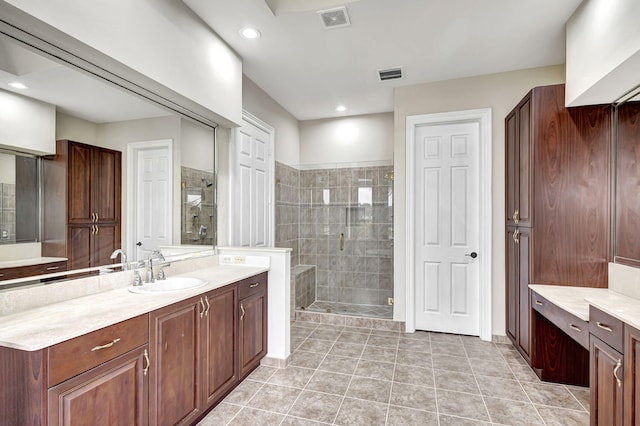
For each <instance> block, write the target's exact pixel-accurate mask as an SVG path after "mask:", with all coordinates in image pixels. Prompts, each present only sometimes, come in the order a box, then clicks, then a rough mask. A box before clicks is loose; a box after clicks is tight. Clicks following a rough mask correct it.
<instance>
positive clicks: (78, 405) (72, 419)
mask: <svg viewBox="0 0 640 426" xmlns="http://www.w3.org/2000/svg"><path fill="white" fill-rule="evenodd" d="M146 349H147V347H146V346H145V347H143V348H139V349H136V350H133V351H131V352H128V353H126V354H124V355H122V356H120V357H118V358H116V359H113V360H111V361H108V362H106V363H105V364H102V365H100V366H98V367H96V368H94V369H92V370H89V371H87V372H86V373H83V374H80V375H79V376H76V377H74V378H72V379H69V380H67V381H66V382H63V383H61V384H59V385H58V386H55V387H53V388H51V389H49V398H48V399H49V403H48V404H49V423H48V424H50V425H105V426H110V425H141V426H142V425H146V424H147V414H148V411H147V407H148V405H147V397H148V394H147V392H148V381H147V376H146V375H145V374H144V367H145V366H146V365H145V363H146V361H145V356H144V351H145V350H146Z"/></svg>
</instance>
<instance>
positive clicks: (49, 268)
mask: <svg viewBox="0 0 640 426" xmlns="http://www.w3.org/2000/svg"><path fill="white" fill-rule="evenodd" d="M59 268H60V267H59V266H49V267H48V268H47V271H55V270H56V269H59Z"/></svg>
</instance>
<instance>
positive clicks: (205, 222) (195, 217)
mask: <svg viewBox="0 0 640 426" xmlns="http://www.w3.org/2000/svg"><path fill="white" fill-rule="evenodd" d="M181 174H182V176H181V178H182V184H181V192H182V194H181V200H182V205H181V214H182V222H181V223H182V224H183V228H182V229H181V244H195V245H209V244H212V243H213V235H211V232H210V230H212V229H214V228H213V214H214V212H213V207H214V204H213V201H214V198H213V196H214V193H213V191H214V183H215V182H214V178H213V172H212V171H206V170H198V169H193V168H189V167H184V166H183V167H182V168H181Z"/></svg>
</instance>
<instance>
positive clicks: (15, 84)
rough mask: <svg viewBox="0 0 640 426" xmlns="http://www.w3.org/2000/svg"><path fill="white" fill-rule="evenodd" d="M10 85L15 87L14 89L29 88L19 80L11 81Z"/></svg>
mask: <svg viewBox="0 0 640 426" xmlns="http://www.w3.org/2000/svg"><path fill="white" fill-rule="evenodd" d="M9 86H11V87H13V88H14V89H20V90H24V89H28V87H27V86H25V85H24V84H22V83H20V82H19V81H14V82H12V83H9Z"/></svg>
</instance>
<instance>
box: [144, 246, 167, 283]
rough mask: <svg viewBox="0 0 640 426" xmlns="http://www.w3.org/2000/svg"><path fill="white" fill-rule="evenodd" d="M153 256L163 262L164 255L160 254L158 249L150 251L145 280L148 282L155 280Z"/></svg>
mask: <svg viewBox="0 0 640 426" xmlns="http://www.w3.org/2000/svg"><path fill="white" fill-rule="evenodd" d="M154 258H158V259H160V261H161V262H164V261H165V259H164V256H163V255H162V253H160V250H154V251H152V252H151V254H150V255H149V270H147V281H146V282H148V283H153V282H155V281H156V279H155V277H154V276H153V259H154Z"/></svg>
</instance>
